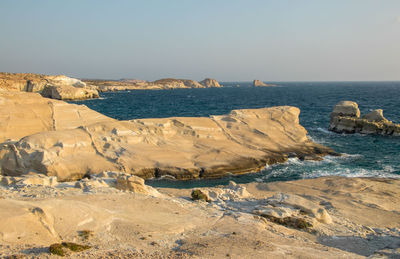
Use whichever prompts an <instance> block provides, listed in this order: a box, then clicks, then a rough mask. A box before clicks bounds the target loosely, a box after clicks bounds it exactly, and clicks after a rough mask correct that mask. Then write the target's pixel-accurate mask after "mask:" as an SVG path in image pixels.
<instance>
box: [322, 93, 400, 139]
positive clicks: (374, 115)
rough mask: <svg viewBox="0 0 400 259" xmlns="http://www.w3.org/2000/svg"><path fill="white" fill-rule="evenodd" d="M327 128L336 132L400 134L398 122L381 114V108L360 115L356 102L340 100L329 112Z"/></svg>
mask: <svg viewBox="0 0 400 259" xmlns="http://www.w3.org/2000/svg"><path fill="white" fill-rule="evenodd" d="M329 130H330V131H333V132H336V133H361V134H380V135H393V136H400V124H395V123H393V122H391V121H389V120H387V119H386V118H385V117H384V116H383V110H381V109H377V110H374V111H372V112H370V113H368V114H366V115H364V116H362V117H360V110H359V108H358V104H357V103H355V102H352V101H341V102H339V103H338V104H337V105H336V106H335V107H334V108H333V111H332V113H331V120H330V124H329Z"/></svg>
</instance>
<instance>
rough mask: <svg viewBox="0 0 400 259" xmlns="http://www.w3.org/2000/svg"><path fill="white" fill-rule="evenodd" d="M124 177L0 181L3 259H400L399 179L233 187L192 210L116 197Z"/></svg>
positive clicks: (163, 192) (177, 201) (184, 195)
mask: <svg viewBox="0 0 400 259" xmlns="http://www.w3.org/2000/svg"><path fill="white" fill-rule="evenodd" d="M124 175H125V174H123V173H120V172H104V173H102V174H101V175H93V176H92V177H91V178H90V179H84V180H81V181H79V182H67V183H53V184H50V185H47V184H46V183H44V185H42V186H41V185H31V184H23V183H21V181H20V180H21V179H23V178H26V177H22V178H19V177H1V176H0V182H3V179H1V178H14V180H15V179H16V178H18V179H17V180H18V181H19V182H18V184H16V183H15V182H14V183H11V184H10V185H0V208H1V209H0V218H1V219H2V220H1V221H0V254H1V255H2V256H3V257H5V258H8V257H10V258H23V256H26V257H28V258H49V257H51V258H52V257H54V255H53V256H51V255H50V254H49V249H48V247H49V246H50V245H51V244H54V243H60V242H74V243H78V244H83V245H90V246H91V247H92V248H91V249H88V250H85V251H78V252H76V253H71V254H69V255H68V258H193V257H196V258H197V257H198V258H225V257H233V258H365V257H370V258H381V257H382V255H386V256H387V257H389V258H398V257H399V256H400V250H399V248H398V247H399V241H400V215H399V209H400V208H399V204H400V195H399V194H400V188H399V187H400V181H399V180H398V179H373V178H343V177H322V178H317V179H308V180H297V181H288V182H273V183H249V184H245V185H243V184H241V185H236V184H235V183H233V182H231V183H230V185H229V186H224V187H221V188H208V189H210V191H214V192H215V193H216V194H217V196H216V198H215V199H214V200H212V201H210V202H195V201H191V200H189V199H188V197H189V195H190V193H191V191H192V190H191V189H172V188H159V189H158V190H156V189H154V188H151V187H149V186H147V187H148V188H150V189H152V190H153V191H154V192H155V194H156V195H154V194H153V193H148V194H142V193H133V192H132V191H121V190H118V189H116V188H115V186H116V179H118V177H120V176H124ZM125 176H127V175H125ZM40 177H41V178H43V179H44V178H46V177H45V176H40ZM47 178H49V177H47ZM9 182H13V181H11V180H10V181H9ZM144 186H145V185H144ZM243 194H244V195H243ZM266 197H271V198H266ZM299 204H300V205H299ZM258 205H261V206H264V207H266V206H270V207H271V208H273V209H275V210H276V211H278V209H279V208H281V209H282V210H287V214H285V215H286V217H284V216H283V215H282V217H283V218H289V219H295V218H296V217H308V218H310V219H315V222H316V223H315V224H313V225H312V226H311V227H308V228H305V229H304V228H297V227H296V225H293V224H282V222H287V223H290V221H287V220H281V221H279V220H276V219H275V217H271V216H270V215H269V214H265V215H264V214H263V213H264V212H265V210H263V207H260V209H262V211H261V210H260V213H257V211H254V208H255V207H256V208H257V207H258ZM314 208H318V210H320V209H323V210H324V211H326V213H327V214H328V215H330V217H331V219H332V221H331V223H330V224H326V223H324V222H321V221H318V220H317V219H316V218H315V216H316V215H317V214H314V213H312V211H313V210H314ZM299 210H303V211H301V212H300V213H299V212H298V211H299ZM255 214H256V215H255ZM258 215H259V216H258ZM274 215H275V216H277V218H279V215H277V214H274ZM299 222H301V221H299ZM227 255H229V256H227Z"/></svg>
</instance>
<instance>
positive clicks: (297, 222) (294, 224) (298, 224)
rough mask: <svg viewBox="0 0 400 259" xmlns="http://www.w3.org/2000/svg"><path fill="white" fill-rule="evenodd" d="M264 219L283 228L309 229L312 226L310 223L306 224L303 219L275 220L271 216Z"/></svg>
mask: <svg viewBox="0 0 400 259" xmlns="http://www.w3.org/2000/svg"><path fill="white" fill-rule="evenodd" d="M264 217H265V218H267V219H268V220H269V221H271V222H273V223H277V224H280V225H283V226H285V227H291V228H296V229H309V228H312V226H313V225H312V224H311V223H309V222H307V221H306V220H305V219H303V218H296V217H285V218H276V217H272V216H264Z"/></svg>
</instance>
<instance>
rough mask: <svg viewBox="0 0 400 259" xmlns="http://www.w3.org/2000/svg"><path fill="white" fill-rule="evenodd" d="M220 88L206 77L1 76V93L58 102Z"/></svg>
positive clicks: (215, 82)
mask: <svg viewBox="0 0 400 259" xmlns="http://www.w3.org/2000/svg"><path fill="white" fill-rule="evenodd" d="M210 87H222V86H221V85H220V84H219V83H218V81H217V80H215V79H212V78H206V79H204V80H203V81H201V82H197V81H194V80H189V79H174V78H164V79H159V80H156V81H153V82H149V81H144V80H139V79H121V80H100V79H86V80H79V79H76V78H72V77H68V76H65V75H56V76H53V75H41V74H32V73H0V90H3V91H4V90H5V91H11V92H36V93H40V94H41V95H42V96H43V97H47V98H52V99H58V100H83V99H91V98H98V97H99V92H110V91H126V90H163V89H176V88H210Z"/></svg>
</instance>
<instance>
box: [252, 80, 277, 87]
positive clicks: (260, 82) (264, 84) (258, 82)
mask: <svg viewBox="0 0 400 259" xmlns="http://www.w3.org/2000/svg"><path fill="white" fill-rule="evenodd" d="M253 86H254V87H259V86H275V85H272V84H266V83H264V82H262V81H260V80H253Z"/></svg>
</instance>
